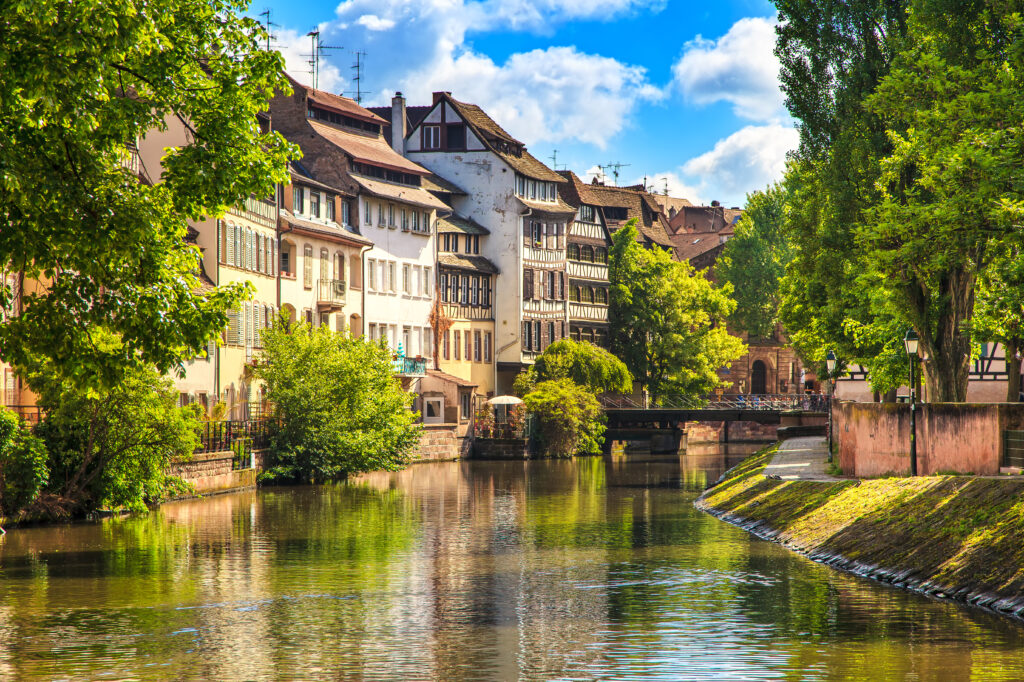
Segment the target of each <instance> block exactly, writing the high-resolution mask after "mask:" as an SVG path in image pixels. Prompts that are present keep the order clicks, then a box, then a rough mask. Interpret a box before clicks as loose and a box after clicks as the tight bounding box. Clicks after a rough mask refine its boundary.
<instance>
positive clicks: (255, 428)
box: [196, 417, 277, 453]
mask: <svg viewBox="0 0 1024 682" xmlns="http://www.w3.org/2000/svg"><path fill="white" fill-rule="evenodd" d="M276 427H277V420H275V419H272V418H270V417H257V418H255V419H225V420H223V421H208V422H203V428H202V431H201V432H200V434H199V440H200V444H199V447H198V448H196V452H197V453H203V452H222V451H224V450H230V449H232V447H233V446H234V445H235V443H239V442H241V443H243V446H244V447H247V448H250V449H255V450H258V449H260V448H265V447H267V446H268V445H269V444H270V436H271V434H272V433H273V431H274V429H275V428H276Z"/></svg>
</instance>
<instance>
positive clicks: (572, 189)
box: [561, 171, 673, 249]
mask: <svg viewBox="0 0 1024 682" xmlns="http://www.w3.org/2000/svg"><path fill="white" fill-rule="evenodd" d="M562 175H563V176H565V178H564V180H563V184H562V185H561V189H562V190H563V191H564V192H565V194H566V196H567V199H568V200H569V201H570V202H576V201H578V202H579V203H580V204H588V205H590V206H596V207H598V208H600V209H608V208H620V209H625V211H626V217H625V218H621V219H620V218H611V217H609V216H608V215H607V212H606V211H604V210H602V214H603V215H604V216H605V226H606V227H607V228H608V232H609V233H611V234H614V233H615V232H616V230H618V229H619V228H620V227H622V226H623V225H625V224H626V223H627V222H628V221H629V220H632V219H633V218H636V219H637V229H638V230H639V232H640V239H641V240H642V241H644V242H646V243H653V244H657V245H658V246H661V247H663V248H666V249H672V248H673V244H672V240H671V239H670V238H669V232H668V229H667V228H668V221H666V220H665V214H664V213H663V212H662V210H661V206H659V205H658V203H657V201H655V200H654V198H653V197H652V195H650V194H649V193H647V192H644V191H642V190H636V189H630V188H628V187H609V186H606V185H594V184H588V183H585V182H583V181H582V180H580V178H579V176H577V175H576V174H575V173H573V172H572V171H564V172H563V173H562Z"/></svg>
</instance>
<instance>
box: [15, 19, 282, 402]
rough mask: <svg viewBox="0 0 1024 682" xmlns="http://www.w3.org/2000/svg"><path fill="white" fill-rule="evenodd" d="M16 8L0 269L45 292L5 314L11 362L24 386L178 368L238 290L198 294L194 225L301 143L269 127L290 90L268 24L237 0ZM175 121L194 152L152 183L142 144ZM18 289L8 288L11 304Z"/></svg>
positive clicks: (276, 171)
mask: <svg viewBox="0 0 1024 682" xmlns="http://www.w3.org/2000/svg"><path fill="white" fill-rule="evenodd" d="M4 9H5V16H4V30H2V31H0V70H2V71H3V73H4V74H5V75H4V77H3V79H0V140H3V144H0V205H2V206H3V221H4V227H3V229H2V230H0V264H4V265H5V266H9V267H11V268H12V269H13V271H15V272H18V273H22V275H21V276H22V278H23V280H25V281H28V282H30V283H31V282H32V281H35V280H39V281H41V282H42V284H43V286H42V287H39V288H36V289H33V287H31V286H30V287H27V288H26V290H25V294H24V297H23V301H22V309H21V310H20V314H19V315H17V316H16V317H14V318H12V319H10V320H7V321H5V322H4V323H3V324H0V355H2V356H3V357H4V358H5V359H6V360H8V361H10V362H11V363H12V364H14V365H15V366H17V367H18V368H19V369H20V370H22V371H24V372H25V376H26V377H28V378H29V380H30V381H31V380H32V378H33V377H37V376H42V375H43V374H51V373H53V372H57V373H59V374H60V375H61V376H62V377H65V378H67V379H72V380H74V381H75V382H76V383H77V384H78V385H80V386H83V387H87V388H95V389H97V390H107V389H109V388H110V387H112V386H114V385H116V384H118V382H119V381H120V380H121V378H122V377H123V376H124V375H125V372H127V371H129V370H130V369H132V368H134V369H135V370H139V368H143V367H146V366H149V365H153V366H156V367H157V369H158V370H160V371H161V372H166V371H169V370H172V369H175V368H177V367H180V365H181V363H182V362H183V361H185V360H187V359H190V358H193V357H195V356H196V355H197V354H199V352H200V351H201V350H202V349H203V348H204V347H205V346H206V343H207V341H208V339H210V338H211V337H212V336H213V335H214V334H215V333H216V332H218V331H219V330H221V329H222V328H223V327H224V326H225V325H226V323H227V317H226V315H225V310H226V309H227V308H229V307H231V306H233V305H234V304H235V303H236V302H237V301H238V299H239V297H240V296H241V295H242V294H243V293H244V291H243V288H242V287H239V286H227V287H221V288H219V289H215V290H213V291H210V292H208V293H196V291H197V283H198V282H197V267H196V266H197V261H198V258H199V252H198V250H197V249H196V248H195V247H194V246H190V245H188V244H186V243H185V229H186V228H185V225H186V221H187V220H189V219H199V218H201V217H203V216H211V215H218V214H220V213H222V212H223V211H224V210H225V208H226V207H228V206H232V205H236V204H238V203H239V202H241V201H244V200H245V199H246V198H248V197H249V196H250V195H251V194H256V195H257V196H267V195H269V194H270V192H271V191H272V189H273V187H274V182H275V181H277V180H281V179H283V178H284V177H285V171H286V160H287V157H288V156H289V155H290V154H292V152H293V149H294V148H293V147H292V146H291V145H290V144H288V143H287V142H286V141H285V140H284V139H283V138H282V137H281V136H280V135H278V134H277V133H274V132H268V133H264V132H261V130H260V127H259V125H258V121H257V116H258V115H259V113H260V112H261V111H265V110H266V108H267V102H268V100H269V98H270V97H272V96H273V94H274V91H275V89H284V88H287V81H286V80H285V79H284V77H283V75H282V73H281V69H282V66H283V62H282V59H281V57H280V55H279V54H278V53H276V52H268V51H265V50H261V49H260V41H261V40H262V39H263V37H264V36H265V33H263V31H262V29H261V28H260V26H259V24H258V23H257V22H256V21H255V20H254V19H252V18H248V17H244V16H242V15H241V12H243V11H245V9H246V5H245V4H244V3H240V2H237V1H236V0H145V1H143V0H124V1H123V2H118V3H113V4H112V3H109V2H104V1H102V0H82V1H80V2H79V1H76V2H62V1H59V0H38V1H37V2H31V3H23V2H22V3H13V4H7V5H5V8H4ZM168 121H174V122H175V124H176V125H177V124H181V125H182V126H184V127H185V128H186V130H187V131H188V134H187V138H188V139H187V142H188V144H185V145H184V146H181V147H178V148H175V149H172V150H171V151H170V152H169V153H168V154H167V155H166V157H165V158H164V161H163V174H162V176H160V177H157V173H158V171H159V169H157V168H143V169H142V172H144V173H147V174H148V175H149V179H150V180H152V181H153V182H152V184H151V183H150V182H140V181H139V178H138V177H137V176H136V174H135V170H134V169H132V168H130V167H129V166H131V163H130V162H131V161H132V160H133V158H132V150H134V149H135V146H136V144H137V143H138V142H139V141H140V140H142V139H144V138H145V137H146V136H153V135H157V134H159V132H160V131H163V130H165V129H166V128H167V122H168ZM11 295H12V292H11V290H10V287H8V286H3V287H0V308H3V307H5V305H6V303H7V301H8V300H9V298H10V297H11ZM103 331H107V332H110V333H109V334H102V333H101V332H103Z"/></svg>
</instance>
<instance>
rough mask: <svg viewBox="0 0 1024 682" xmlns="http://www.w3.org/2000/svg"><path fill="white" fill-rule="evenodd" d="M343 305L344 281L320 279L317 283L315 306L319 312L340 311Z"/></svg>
mask: <svg viewBox="0 0 1024 682" xmlns="http://www.w3.org/2000/svg"><path fill="white" fill-rule="evenodd" d="M344 305H345V280H343V279H322V280H320V281H319V282H317V287H316V306H317V308H318V309H319V310H320V312H328V311H337V310H341V308H342V306H344Z"/></svg>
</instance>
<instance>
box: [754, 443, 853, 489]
mask: <svg viewBox="0 0 1024 682" xmlns="http://www.w3.org/2000/svg"><path fill="white" fill-rule="evenodd" d="M827 461H828V445H827V443H826V440H825V438H824V437H823V436H804V437H800V438H790V439H788V440H785V441H783V442H782V443H781V444H779V449H778V451H777V452H776V453H775V456H774V457H772V463H771V464H769V465H768V466H766V467H765V468H764V477H765V478H780V479H783V480H808V481H836V480H839V479H838V478H836V477H835V476H830V475H829V474H827V473H825V467H826V466H827Z"/></svg>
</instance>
